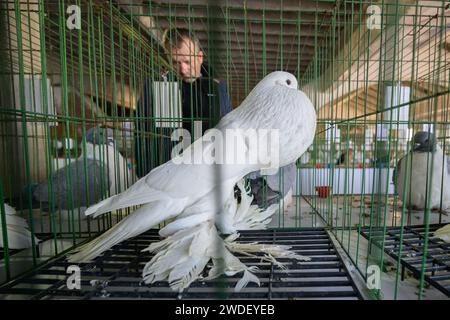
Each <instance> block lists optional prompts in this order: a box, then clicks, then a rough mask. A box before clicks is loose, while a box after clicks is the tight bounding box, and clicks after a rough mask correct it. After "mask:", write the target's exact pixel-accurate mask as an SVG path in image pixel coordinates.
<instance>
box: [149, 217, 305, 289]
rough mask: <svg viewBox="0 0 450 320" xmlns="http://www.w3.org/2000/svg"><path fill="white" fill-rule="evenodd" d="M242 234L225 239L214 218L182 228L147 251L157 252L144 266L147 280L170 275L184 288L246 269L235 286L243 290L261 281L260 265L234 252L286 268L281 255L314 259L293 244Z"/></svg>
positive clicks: (174, 283)
mask: <svg viewBox="0 0 450 320" xmlns="http://www.w3.org/2000/svg"><path fill="white" fill-rule="evenodd" d="M238 237H239V234H238V233H235V234H233V235H230V236H228V237H227V238H226V239H225V240H223V239H222V238H221V237H220V236H219V234H218V233H217V230H216V228H215V226H214V224H213V223H212V221H210V222H208V223H202V224H200V225H198V226H195V227H193V228H189V229H184V230H180V231H178V232H176V233H175V234H173V235H171V236H169V237H168V238H166V239H164V240H162V241H160V242H157V243H152V244H151V245H150V246H149V247H148V248H147V249H145V250H144V251H150V252H157V253H156V254H155V256H154V257H153V258H152V259H151V260H150V261H149V262H148V263H147V264H146V265H145V267H144V270H143V277H144V282H145V283H147V284H150V283H154V282H157V281H163V280H166V279H167V280H168V282H169V285H170V287H171V288H172V289H173V290H174V291H178V292H182V291H183V290H184V289H186V288H187V287H189V286H190V285H191V283H192V282H194V281H195V280H211V279H215V278H218V277H219V276H221V275H222V274H225V275H227V276H233V275H235V274H237V273H240V272H244V275H243V277H242V278H241V279H240V280H239V281H238V282H237V284H236V286H235V291H240V290H241V289H242V288H244V287H245V286H247V284H248V283H249V282H254V283H256V284H257V285H259V284H260V282H259V279H258V277H257V276H255V274H254V272H255V271H256V270H257V269H258V268H257V267H256V266H250V267H249V266H246V265H245V264H244V263H242V262H241V261H240V260H239V259H238V258H237V257H236V256H235V255H233V253H239V254H242V255H246V256H250V257H257V258H261V260H262V261H267V262H271V263H274V264H275V265H276V266H278V267H279V268H282V269H285V265H284V264H283V263H281V262H280V261H278V260H277V259H279V258H289V259H296V260H300V261H309V260H310V258H308V257H304V256H301V255H298V254H296V253H294V252H292V251H290V247H289V246H282V245H268V244H258V243H238V242H236V241H235V240H236V239H237V238H238ZM261 253H262V254H263V255H262V256H261ZM210 260H212V262H213V266H212V267H211V269H210V270H209V272H208V276H207V277H203V276H202V275H201V274H202V273H203V270H204V269H205V267H206V265H207V264H208V262H209V261H210Z"/></svg>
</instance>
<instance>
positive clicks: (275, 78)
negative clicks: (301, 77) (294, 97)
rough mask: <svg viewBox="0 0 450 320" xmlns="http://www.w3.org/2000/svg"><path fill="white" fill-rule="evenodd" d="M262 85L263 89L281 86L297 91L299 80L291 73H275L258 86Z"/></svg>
mask: <svg viewBox="0 0 450 320" xmlns="http://www.w3.org/2000/svg"><path fill="white" fill-rule="evenodd" d="M260 85H261V86H262V87H266V86H268V87H269V86H274V85H279V86H285V87H287V88H291V89H297V87H298V82H297V78H295V76H294V75H293V74H291V73H289V72H284V71H274V72H271V73H269V74H268V75H267V76H265V77H264V78H263V79H262V80H261V81H260V83H259V84H258V86H260Z"/></svg>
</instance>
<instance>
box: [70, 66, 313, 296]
mask: <svg viewBox="0 0 450 320" xmlns="http://www.w3.org/2000/svg"><path fill="white" fill-rule="evenodd" d="M297 86H298V85H297V79H296V78H295V76H293V75H292V74H290V73H287V72H282V71H278V72H272V73H270V74H268V75H267V76H266V77H264V78H263V79H262V80H261V81H260V82H259V83H258V84H257V85H256V86H255V88H254V89H253V90H252V91H251V92H250V94H249V95H248V96H247V97H246V99H245V100H244V101H243V102H242V103H241V105H240V106H239V107H238V108H236V109H234V110H233V111H231V112H230V113H228V114H227V115H225V116H224V117H223V118H222V119H221V121H220V122H219V123H218V125H217V126H216V127H215V129H216V130H217V131H216V134H217V133H220V134H221V137H222V139H223V140H222V146H226V148H225V149H224V150H223V152H225V155H226V153H227V152H230V151H231V150H229V146H228V145H227V141H226V140H227V135H226V132H227V130H231V131H232V132H233V133H234V134H233V135H232V139H233V140H234V139H237V140H238V141H239V142H238V143H234V144H230V145H232V146H234V147H236V149H237V150H234V151H235V152H237V154H240V155H245V156H246V159H249V158H253V156H254V155H256V154H258V144H256V145H255V144H254V143H249V141H252V139H253V138H254V137H253V136H252V133H255V130H258V129H267V130H270V129H275V130H276V132H277V133H278V140H276V142H278V146H279V150H277V151H278V152H274V153H270V156H269V165H268V164H267V163H262V162H261V161H256V162H251V161H247V162H244V163H239V162H231V163H228V162H221V163H217V162H214V161H213V160H214V159H211V157H213V156H212V154H213V152H212V151H213V150H214V154H216V153H217V150H216V147H219V148H220V146H221V145H219V146H217V144H216V143H215V141H216V139H214V142H213V141H212V139H211V138H210V139H208V138H207V135H208V134H211V132H214V131H213V130H210V131H207V132H206V133H205V135H204V137H202V138H200V139H197V140H196V141H195V142H194V143H192V144H191V145H190V146H189V147H187V148H186V149H185V150H184V151H183V153H182V154H181V155H180V156H179V157H175V158H173V159H172V160H170V161H168V162H166V163H165V164H163V165H161V166H159V167H157V168H155V169H153V170H152V171H151V172H150V173H149V174H147V175H146V176H144V177H143V178H141V179H140V180H138V181H137V182H136V183H135V184H134V185H133V186H131V187H130V188H129V189H128V190H126V191H125V192H123V193H121V194H119V195H116V196H113V197H111V198H108V199H106V200H104V201H101V202H100V203H98V204H95V205H94V206H92V207H90V208H88V209H87V210H86V215H89V216H93V217H98V216H100V215H102V214H104V213H106V212H109V211H112V210H117V209H121V208H126V207H130V206H136V205H141V207H140V208H139V209H137V210H136V211H134V212H132V213H131V214H130V215H128V216H126V217H125V218H124V219H123V220H121V221H120V222H119V223H118V224H116V225H115V226H113V227H112V228H111V229H109V230H108V231H106V232H105V233H103V234H102V235H101V236H99V237H97V238H95V239H93V240H92V241H91V242H89V243H87V244H84V245H82V246H80V247H78V248H76V249H75V250H74V251H73V252H72V254H71V255H69V257H68V261H69V262H71V263H82V262H88V261H92V260H93V259H95V258H96V257H97V256H99V255H100V254H102V253H103V252H105V251H106V250H108V249H110V248H111V247H113V246H114V245H115V244H118V243H120V242H122V241H125V240H127V239H129V238H132V237H135V236H138V235H139V234H141V233H143V232H145V231H147V230H149V229H150V228H152V227H156V226H157V225H158V224H160V223H162V222H164V221H167V220H170V221H171V222H170V223H169V224H167V225H166V226H165V227H164V228H163V229H161V230H160V232H159V234H160V235H161V236H162V237H165V239H164V240H162V241H160V242H157V243H154V244H152V245H151V246H150V247H149V248H148V249H146V250H148V251H154V252H156V255H155V256H154V258H153V259H152V260H151V261H149V262H148V263H147V264H146V266H145V267H144V271H143V277H144V281H145V282H146V283H147V284H149V283H153V282H155V281H160V280H168V282H169V284H170V285H171V287H172V289H174V290H176V291H183V290H184V289H185V288H187V287H188V286H189V285H190V284H191V283H192V282H193V281H195V280H196V279H198V278H201V277H202V276H201V274H202V273H203V270H204V269H205V267H206V266H207V264H208V262H209V261H211V260H212V263H213V265H212V268H211V269H210V270H209V273H208V277H207V279H212V278H216V277H218V276H220V275H221V274H222V273H225V274H226V275H234V274H237V273H241V272H243V278H242V279H241V280H240V281H239V282H238V284H237V286H236V288H235V289H236V290H240V289H241V288H242V287H244V286H245V285H247V283H248V282H256V283H258V284H259V280H258V278H257V277H256V276H255V275H254V273H253V271H254V270H255V269H256V267H255V266H247V265H245V264H244V263H242V262H241V261H240V260H239V259H238V258H237V257H236V256H235V255H234V254H233V253H241V254H246V255H251V256H255V255H258V254H263V256H262V257H261V256H258V257H260V258H262V259H265V260H269V261H271V262H273V263H275V264H276V265H277V266H282V263H281V262H279V261H278V260H277V258H294V259H298V260H309V258H307V257H303V256H299V255H297V254H295V252H293V251H290V250H289V247H286V246H280V245H269V244H258V243H250V244H249V243H239V242H237V241H236V240H237V238H238V237H239V234H238V230H245V229H261V228H264V227H265V226H266V224H267V221H269V220H270V216H271V215H272V214H273V212H274V209H273V206H278V204H274V205H273V206H271V207H269V208H267V209H266V210H262V209H259V208H258V207H257V206H252V205H251V202H252V201H253V199H252V196H250V195H249V191H248V190H247V189H245V188H244V187H243V182H241V183H239V182H240V181H241V180H242V179H243V178H244V177H245V176H246V175H247V174H249V173H251V172H254V171H258V170H262V169H265V168H267V167H270V163H272V164H274V166H275V167H276V168H278V167H283V166H286V165H288V164H291V163H294V162H295V161H296V160H297V159H298V158H299V157H300V156H301V155H302V154H303V153H304V152H305V151H306V150H307V148H308V147H309V146H310V145H311V144H312V142H313V139H314V134H315V130H316V113H315V109H314V107H313V105H312V103H311V101H310V100H309V98H308V97H307V96H306V95H305V94H304V93H303V92H302V91H300V90H298V89H297ZM236 129H237V130H236ZM248 129H255V130H254V131H251V130H248ZM217 140H218V141H219V140H220V139H217ZM234 141H236V140H234ZM271 143H272V142H271ZM219 153H220V152H219ZM185 156H192V159H198V158H200V159H202V160H203V161H201V162H200V163H195V162H189V161H188V162H183V161H180V160H181V159H184V157H185ZM196 157H198V158H196ZM237 183H238V188H240V190H241V192H240V193H241V195H243V196H241V197H240V198H241V199H240V201H238V199H236V198H235V190H234V186H235V185H236V184H237ZM221 235H229V236H228V237H227V238H225V239H223V238H222V236H221ZM222 267H223V268H222Z"/></svg>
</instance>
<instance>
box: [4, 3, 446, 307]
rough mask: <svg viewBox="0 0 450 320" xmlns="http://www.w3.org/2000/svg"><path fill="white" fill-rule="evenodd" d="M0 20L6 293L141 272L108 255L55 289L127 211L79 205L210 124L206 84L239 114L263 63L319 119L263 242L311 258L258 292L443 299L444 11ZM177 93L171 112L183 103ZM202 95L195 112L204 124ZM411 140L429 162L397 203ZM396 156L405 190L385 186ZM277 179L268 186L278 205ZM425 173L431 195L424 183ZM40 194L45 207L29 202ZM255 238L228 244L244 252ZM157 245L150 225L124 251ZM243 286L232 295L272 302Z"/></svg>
mask: <svg viewBox="0 0 450 320" xmlns="http://www.w3.org/2000/svg"><path fill="white" fill-rule="evenodd" d="M0 21H1V24H0V25H1V28H0V32H1V36H0V39H2V41H1V43H0V47H1V49H0V60H1V63H0V67H1V75H0V88H1V91H0V204H1V205H0V208H1V211H0V212H1V215H0V218H1V219H0V222H1V224H0V227H1V229H0V231H1V234H0V235H1V237H2V239H1V240H2V242H1V243H2V248H1V251H0V252H1V255H0V258H1V260H0V284H1V285H2V287H0V294H1V296H2V297H3V298H6V299H8V298H25V299H27V298H51V297H55V296H57V297H63V298H67V297H83V298H95V297H97V298H98V297H102V298H108V297H109V296H110V294H112V295H113V296H114V292H115V291H114V290H113V289H110V290H109V289H108V283H109V286H111V281H112V282H114V281H116V282H117V283H115V286H116V287H118V286H119V284H118V283H120V279H119V278H120V277H119V276H118V275H121V276H124V274H126V273H127V272H129V274H130V277H134V278H138V277H139V272H140V269H139V265H140V264H139V263H137V262H136V264H132V265H129V266H128V267H127V268H128V269H127V268H125V269H123V267H124V266H125V262H122V263H123V264H122V265H121V263H117V265H111V266H109V267H105V269H102V270H103V271H104V275H103V276H104V277H101V276H98V277H100V278H102V279H108V282H106V283H107V284H106V285H105V284H104V285H103V286H100V287H98V286H97V287H95V286H92V285H90V284H89V283H90V282H89V280H88V279H90V278H86V280H82V285H83V286H87V287H90V288H97V289H95V290H94V289H92V290H93V291H89V292H88V293H86V292H78V293H73V292H70V293H67V292H68V291H67V290H66V289H64V288H65V287H64V286H65V284H66V283H65V279H66V278H67V273H66V268H67V264H64V263H63V261H64V260H62V259H64V256H65V254H66V253H67V252H69V251H70V250H71V249H73V248H74V247H75V246H78V245H80V244H81V243H84V242H86V241H87V240H89V239H92V238H94V237H96V236H97V235H99V234H100V233H102V232H104V231H105V230H107V229H109V228H110V227H111V226H113V225H114V224H116V223H117V222H119V221H121V220H122V219H123V218H124V217H125V216H127V215H128V214H130V213H132V212H133V210H134V208H127V209H122V210H117V211H116V212H114V213H108V214H107V215H104V216H102V217H100V218H98V219H91V218H86V217H84V214H83V212H84V210H85V207H86V206H88V205H89V204H94V203H96V202H97V201H99V200H101V199H103V198H106V197H109V196H111V195H114V194H117V193H120V192H122V191H124V190H126V189H127V188H128V187H129V186H130V185H132V184H133V183H134V182H135V181H137V180H138V179H139V178H140V177H142V176H143V175H144V174H146V173H147V172H149V171H150V170H151V169H152V168H155V167H157V166H158V165H160V164H163V163H165V162H166V161H168V160H169V159H170V157H171V150H172V148H173V146H174V141H173V139H171V138H172V137H171V135H172V133H173V131H174V129H176V128H179V127H181V126H185V127H188V128H189V129H192V130H194V129H195V123H196V122H198V121H200V122H202V121H203V123H205V122H208V125H209V126H210V127H212V126H214V125H215V124H216V123H217V121H218V120H219V119H220V117H221V115H223V110H222V109H223V106H224V104H223V102H224V100H223V99H224V97H223V96H221V93H220V92H218V91H216V90H217V84H218V83H219V82H220V84H221V85H223V87H224V88H226V91H222V93H223V92H225V93H226V94H227V95H228V96H229V101H228V104H229V106H231V107H232V108H237V107H238V106H239V105H240V103H241V102H242V101H243V100H244V99H245V97H246V96H247V94H248V93H249V92H250V91H251V89H252V88H253V87H254V86H255V85H256V84H257V83H258V82H259V81H260V80H261V79H262V78H263V77H264V76H265V75H267V74H268V73H270V72H272V71H275V70H284V71H288V72H290V73H292V74H294V75H295V76H296V77H297V79H298V82H299V89H301V90H302V91H303V92H305V93H306V95H307V96H308V97H309V98H310V99H311V101H312V102H313V105H314V107H315V109H316V112H317V116H318V117H317V129H316V136H315V140H314V143H313V145H311V147H310V148H309V149H308V151H307V152H306V153H305V154H304V155H303V156H302V157H301V158H300V159H298V161H297V162H296V164H295V169H294V172H291V173H292V174H291V173H289V174H291V176H290V178H291V179H293V181H294V183H292V184H291V185H290V187H289V188H290V193H291V194H292V201H290V202H289V203H288V202H282V201H281V200H280V201H279V208H278V212H277V214H276V215H275V216H274V217H273V220H272V222H271V224H270V226H271V229H270V230H271V231H270V232H272V233H270V234H271V236H272V237H275V236H273V235H274V234H275V233H276V234H277V235H278V237H280V239H288V240H285V241H293V242H295V241H298V245H299V246H300V247H301V250H305V252H309V251H311V250H312V251H314V250H317V252H316V251H314V252H316V253H314V255H316V263H317V264H314V263H313V264H312V266H311V269H310V270H309V271H310V272H311V274H310V275H309V276H305V277H310V278H309V280H308V281H306V280H305V282H302V281H303V280H299V278H301V277H300V276H298V275H294V276H293V275H291V277H293V278H292V279H291V278H287V280H286V279H285V280H283V281H285V282H288V283H289V282H290V281H292V283H294V284H295V285H293V284H291V285H288V284H286V286H291V289H290V290H285V291H282V293H280V292H281V291H280V292H278V291H276V290H275V291H274V292H275V293H273V294H274V296H273V297H281V298H299V299H300V298H324V297H325V298H342V299H343V298H366V299H448V298H449V297H450V243H448V241H449V239H448V238H447V242H446V241H445V240H442V239H440V238H438V237H436V236H435V235H434V232H435V231H436V230H437V229H439V228H440V227H442V226H444V225H445V224H446V223H449V222H450V217H449V212H450V209H449V208H448V207H446V201H448V200H446V199H450V194H449V192H450V191H449V190H450V180H448V179H450V177H448V176H450V162H448V163H447V159H448V158H446V157H448V156H449V154H450V151H449V143H450V138H449V131H450V122H449V119H448V117H449V114H450V113H449V108H450V107H449V101H450V100H449V99H450V95H449V94H450V89H449V88H450V83H449V81H450V71H449V70H450V33H449V27H448V26H449V23H448V22H449V21H450V2H447V1H412V0H404V1H401V0H396V1H387V0H386V1H384V0H383V1H364V0H360V1H357V0H349V1H331V0H295V1H294V0H280V1H275V0H273V1H272V0H264V1H253V0H244V1H235V0H221V1H207V0H170V1H160V0H137V1H131V0H116V1H94V0H73V1H64V0H50V1H43V0H15V1H12V0H7V1H3V2H2V3H1V4H0ZM174 28H179V29H181V28H182V29H185V30H187V31H188V32H189V34H190V35H191V36H193V37H195V38H197V39H198V41H199V46H200V48H201V51H202V52H203V69H204V70H203V71H202V72H204V75H203V78H204V79H205V82H203V86H204V88H205V90H206V91H207V95H206V96H205V97H200V98H199V97H197V96H196V95H194V94H192V92H194V91H195V90H196V88H195V87H194V84H193V83H190V84H188V85H187V84H186V83H183V81H181V79H180V77H179V75H178V73H177V71H178V70H177V65H176V63H174V59H173V58H174V57H173V56H172V54H170V53H168V52H167V49H166V45H165V41H167V39H172V40H173V41H175V40H174V39H176V38H177V34H176V33H172V32H171V31H170V30H174ZM206 91H205V92H206ZM188 93H190V101H188V102H189V103H188V104H189V105H190V108H191V110H190V111H191V112H190V115H189V116H186V115H184V110H185V109H183V108H184V105H183V102H182V101H183V96H184V95H185V94H188ZM201 99H206V100H201ZM201 101H207V105H208V113H207V114H208V115H207V116H205V113H203V111H202V106H201ZM146 110H147V111H146ZM149 110H150V111H149ZM199 110H200V111H199ZM92 128H101V129H100V131H101V132H103V133H104V134H103V135H102V134H101V135H100V136H99V137H98V138H99V139H104V140H103V142H107V141H106V140H107V139H108V138H113V139H114V147H113V149H112V150H114V151H113V152H112V154H111V153H108V150H110V149H108V148H106V147H105V148H103V149H101V152H98V153H94V160H95V161H96V162H95V163H100V165H96V166H94V167H92V165H91V163H92V162H89V159H88V157H87V155H88V154H89V150H88V149H89V141H88V140H89V131H90V129H92ZM106 132H108V133H106ZM417 132H427V133H431V134H433V136H434V137H435V141H436V143H437V145H439V147H440V149H442V153H441V154H440V158H438V156H436V159H434V153H432V152H430V153H428V154H429V158H430V159H429V160H430V161H428V162H427V163H428V165H427V166H426V168H425V169H424V170H425V171H426V172H427V176H428V177H429V178H427V179H425V181H422V182H423V185H424V186H425V188H424V190H425V194H424V196H425V201H424V203H425V205H424V206H423V208H417V207H414V206H412V205H411V203H410V201H411V200H410V199H408V197H407V196H406V194H407V190H408V188H410V189H411V188H413V187H414V186H411V184H413V183H412V181H413V179H412V177H414V175H415V174H416V172H415V171H414V170H413V166H412V164H413V163H414V158H413V157H414V152H413V148H414V143H413V142H412V140H413V137H414V136H415V134H416V133H417ZM409 154H412V155H413V156H412V158H411V157H408V156H407V155H409ZM405 156H406V157H405ZM401 159H404V160H406V161H405V164H404V166H405V167H406V169H405V168H404V169H403V170H406V174H405V175H404V176H405V177H404V181H403V182H404V185H405V186H406V187H405V188H403V189H404V190H403V191H399V188H397V187H396V185H395V183H394V182H393V181H394V180H395V178H396V177H398V176H399V168H398V164H399V161H400V160H401ZM435 163H438V164H439V168H440V169H439V170H440V171H439V173H438V174H437V175H435V174H432V172H434V171H433V170H437V166H438V165H436V164H435ZM105 168H106V169H105ZM111 168H113V169H111ZM92 170H93V171H92ZM283 170H285V169H283ZM286 174H288V173H286ZM286 174H281V175H279V179H278V188H277V189H278V193H281V194H283V195H284V194H286V193H288V190H285V188H286V184H285V183H284V182H285V181H284V180H285V179H287V178H286ZM58 175H59V176H60V177H61V178H57V176H58ZM436 177H440V178H439V181H440V183H441V186H440V188H438V191H436V189H433V187H432V186H433V179H438V178H436ZM42 183H45V190H44V191H42V190H41V191H42V193H43V194H45V199H44V198H42V197H41V199H40V201H37V199H36V198H35V192H36V190H37V189H36V188H39V187H38V186H39V185H40V184H42ZM446 183H447V185H446ZM91 185H94V186H95V188H94V189H90V188H91V187H90V186H91ZM268 188H269V187H268V186H267V185H264V187H263V195H264V196H265V197H267V196H268V194H269V191H268ZM61 190H64V192H63V194H62V195H61V194H60V191H61ZM438 193H439V194H438ZM433 197H434V198H436V197H437V198H439V199H440V201H438V202H439V205H433V203H432V201H431V200H430V199H431V198H433ZM80 199H82V200H80ZM266 200H267V199H265V200H264V201H266ZM264 201H263V202H264ZM81 202H83V203H87V204H88V205H83V204H82V203H81ZM63 203H64V205H63ZM8 206H11V207H13V208H14V209H15V216H16V217H19V218H20V219H22V220H20V221H22V222H21V223H23V222H25V223H26V224H27V228H26V232H25V231H23V230H22V233H21V235H20V237H21V238H24V239H23V241H22V242H25V243H26V244H27V245H19V246H16V245H14V244H13V243H10V242H11V240H10V236H11V235H12V234H13V233H15V232H18V231H17V229H15V228H14V226H13V227H10V226H8V223H9V222H8V221H11V217H10V216H11V214H10V213H8V212H9V211H8V210H9V209H8V208H9V207H8ZM446 210H449V211H446ZM267 234H268V233H264V232H261V233H254V234H252V233H251V232H250V233H248V234H245V233H244V234H243V235H244V237H247V238H248V239H250V240H254V241H258V239H266V238H267ZM258 237H260V238H258ZM283 237H284V238H283ZM296 237H299V238H298V239H297V238H296ZM155 239H157V234H156V233H155V232H153V233H152V232H149V233H148V234H146V235H145V236H144V238H142V239H141V240H134V241H135V242H133V243H131V244H128V246H129V247H130V248H131V247H133V246H139V243H140V242H139V241H144V240H145V241H154V240H155ZM271 239H275V238H271ZM250 240H249V241H250ZM295 243H297V242H295ZM302 246H304V247H302ZM330 248H332V249H330ZM122 249H123V248H122ZM122 249H120V250H122ZM123 250H125V251H126V248H125V249H123ZM321 250H324V251H323V252H322V251H321ZM330 250H331V251H330ZM330 252H331V253H332V255H331V253H330ZM312 254H313V253H312ZM328 254H330V255H331V256H327V255H328ZM147 258H148V256H146V258H145V259H147ZM145 259H144V260H145ZM147 260H148V259H147ZM133 261H135V260H133ZM136 261H140V260H139V259H138V260H136ZM313 261H315V260H314V259H313ZM128 262H129V261H128ZM128 262H127V263H128ZM130 263H131V262H130ZM133 263H135V262H133ZM267 268H269V267H267ZM111 269H114V270H115V271H114V272H113V271H111ZM262 269H264V268H263V267H262ZM269 269H270V268H269ZM304 269H308V268H307V267H305V268H304ZM49 270H50V271H49ZM127 270H128V271H127ZM309 271H308V270H304V272H305V273H308V272H309ZM321 271H323V272H324V273H323V274H320V272H321ZM40 272H41V273H40ZM108 272H109V273H108ZM116 272H117V273H116ZM375 276H377V279H375V278H374V277H375ZM94 278H95V277H94ZM94 278H93V279H94ZM374 279H375V280H374ZM91 280H92V279H91ZM139 281H140V280H139ZM139 281H138V280H137V281H136V287H137V288H141V286H140V284H139ZM271 281H272V280H271ZM314 281H315V283H314ZM122 284H123V283H122ZM220 285H221V284H220V283H214V284H212V285H211V287H212V288H216V287H218V288H220ZM199 286H200V285H199ZM194 287H195V285H194ZM262 287H264V285H262ZM275 287H277V288H279V287H283V286H281V285H280V286H275ZM292 287H295V290H293V289H292ZM283 288H284V287H283ZM330 288H331V289H330ZM321 289H322V291H321ZM64 290H66V291H64ZM96 290H97V291H96ZM108 290H109V291H108ZM136 290H137V289H136ZM105 291H108V292H109V293H108V294H105ZM125 291H126V292H135V293H134V295H133V294H124V295H123V296H120V295H119V294H118V293H117V297H128V298H135V297H138V298H139V297H150V298H158V297H163V298H164V297H172V296H171V295H169V294H168V293H167V292H165V291H163V292H162V293H161V292H159V291H151V290H150V291H151V294H150V293H140V294H137V293H136V291H133V290H128V291H127V290H125ZM64 292H66V293H64ZM194 292H195V290H194ZM211 292H214V290H213V291H211ZM211 292H209V293H208V292H207V293H205V296H206V297H208V294H209V297H210V296H212V295H213V293H211ZM255 292H256V291H255ZM255 292H253V291H251V290H250V291H249V292H248V293H247V294H248V295H249V297H257V298H270V297H272V296H267V295H266V294H265V293H264V294H262V293H255ZM244 293H245V292H244ZM146 294H147V296H146ZM252 294H253V295H252ZM259 294H260V295H259ZM271 294H272V293H271ZM277 294H278V295H277ZM175 297H176V294H175ZM192 297H203V296H201V295H200V294H199V296H196V295H193V296H192ZM238 297H246V296H245V295H244V294H243V295H241V296H238Z"/></svg>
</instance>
